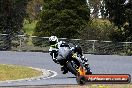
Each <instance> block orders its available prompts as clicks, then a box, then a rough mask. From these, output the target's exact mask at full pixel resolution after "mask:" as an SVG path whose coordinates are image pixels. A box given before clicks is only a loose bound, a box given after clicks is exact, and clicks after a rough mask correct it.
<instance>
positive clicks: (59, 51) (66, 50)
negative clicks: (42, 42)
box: [49, 41, 92, 74]
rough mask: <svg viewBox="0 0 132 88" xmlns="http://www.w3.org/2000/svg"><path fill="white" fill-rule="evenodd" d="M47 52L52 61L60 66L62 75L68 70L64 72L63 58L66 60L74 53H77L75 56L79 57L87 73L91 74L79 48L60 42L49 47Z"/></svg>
mask: <svg viewBox="0 0 132 88" xmlns="http://www.w3.org/2000/svg"><path fill="white" fill-rule="evenodd" d="M49 52H50V55H51V56H52V59H53V61H54V62H55V63H57V64H60V65H61V66H62V67H61V70H62V71H63V74H65V73H67V72H68V70H66V68H65V67H66V66H65V64H64V63H63V58H67V56H68V55H69V54H70V52H74V53H77V55H80V57H81V61H82V63H83V65H84V67H85V68H86V71H87V73H88V74H92V72H91V71H90V68H89V64H88V63H87V61H88V59H87V58H85V57H84V56H83V54H82V49H81V47H78V46H76V47H70V46H69V45H68V44H67V43H66V42H64V41H60V42H58V43H56V44H55V45H51V46H50V49H49ZM60 61H62V63H60Z"/></svg>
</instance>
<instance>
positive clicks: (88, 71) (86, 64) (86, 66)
mask: <svg viewBox="0 0 132 88" xmlns="http://www.w3.org/2000/svg"><path fill="white" fill-rule="evenodd" d="M84 67H85V69H86V74H92V72H91V69H90V67H89V64H88V63H85V64H84Z"/></svg>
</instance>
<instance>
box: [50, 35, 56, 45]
mask: <svg viewBox="0 0 132 88" xmlns="http://www.w3.org/2000/svg"><path fill="white" fill-rule="evenodd" d="M57 42H58V38H57V37H56V36H51V37H50V38H49V43H50V45H54V44H56V43H57Z"/></svg>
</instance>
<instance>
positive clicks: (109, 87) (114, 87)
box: [51, 84, 132, 88]
mask: <svg viewBox="0 0 132 88" xmlns="http://www.w3.org/2000/svg"><path fill="white" fill-rule="evenodd" d="M51 88H52V87H51ZM54 88H132V85H131V84H88V85H84V86H79V85H73V86H72V85H62V86H58V87H57V86H54Z"/></svg>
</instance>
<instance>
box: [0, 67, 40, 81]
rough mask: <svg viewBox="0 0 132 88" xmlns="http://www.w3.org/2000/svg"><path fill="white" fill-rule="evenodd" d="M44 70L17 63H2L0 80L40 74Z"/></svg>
mask: <svg viewBox="0 0 132 88" xmlns="http://www.w3.org/2000/svg"><path fill="white" fill-rule="evenodd" d="M41 74H42V72H40V71H37V70H34V69H31V68H28V67H24V66H15V65H0V81H5V80H16V79H23V78H31V77H36V76H40V75H41Z"/></svg>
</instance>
